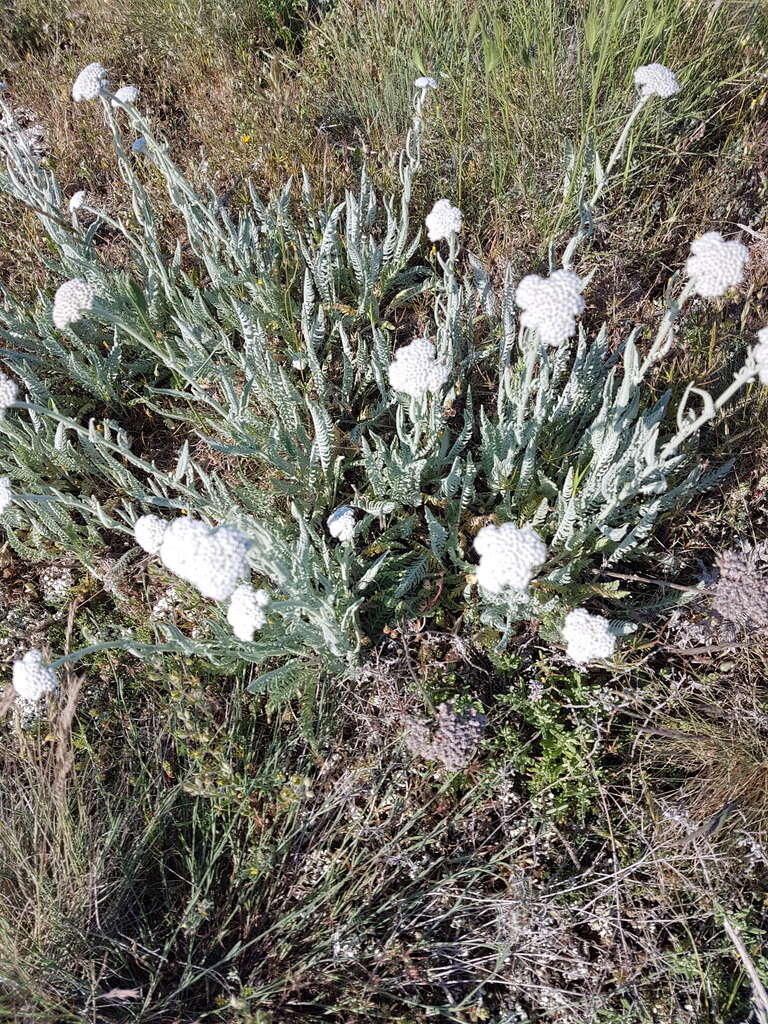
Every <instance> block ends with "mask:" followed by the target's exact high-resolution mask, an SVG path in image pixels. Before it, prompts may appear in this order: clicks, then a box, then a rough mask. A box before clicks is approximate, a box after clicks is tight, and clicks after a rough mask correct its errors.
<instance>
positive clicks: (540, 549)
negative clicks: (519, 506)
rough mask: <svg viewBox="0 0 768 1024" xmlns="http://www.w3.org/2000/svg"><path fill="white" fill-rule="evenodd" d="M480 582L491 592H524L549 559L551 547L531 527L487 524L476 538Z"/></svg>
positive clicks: (512, 524)
mask: <svg viewBox="0 0 768 1024" xmlns="http://www.w3.org/2000/svg"><path fill="white" fill-rule="evenodd" d="M475 551H476V552H477V553H478V555H480V564H479V565H478V566H477V569H476V576H477V582H478V583H479V584H480V586H481V587H482V588H483V589H484V590H487V591H489V593H491V594H500V593H502V591H503V590H505V589H506V588H507V587H509V588H510V589H511V590H518V591H523V590H525V589H526V588H527V587H528V584H529V583H530V582H531V580H532V579H533V577H534V576H535V575H536V572H537V571H538V569H539V568H540V567H541V566H542V565H543V564H544V562H545V561H546V560H547V547H546V545H545V543H544V541H543V540H542V539H541V537H540V536H539V535H538V533H536V531H535V530H534V529H533V527H531V526H523V527H517V526H515V524H514V523H502V525H501V526H484V527H483V528H482V529H481V530H479V531H478V534H477V536H476V537H475Z"/></svg>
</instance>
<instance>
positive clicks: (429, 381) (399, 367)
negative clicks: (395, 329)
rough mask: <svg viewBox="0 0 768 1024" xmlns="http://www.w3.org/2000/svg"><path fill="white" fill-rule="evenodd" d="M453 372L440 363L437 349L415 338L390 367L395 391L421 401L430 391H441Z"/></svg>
mask: <svg viewBox="0 0 768 1024" xmlns="http://www.w3.org/2000/svg"><path fill="white" fill-rule="evenodd" d="M450 373H451V368H450V366H447V365H446V364H445V363H440V362H438V360H437V355H436V352H435V346H434V345H433V344H432V342H431V341H429V340H428V339H427V338H414V339H413V341H412V342H411V343H410V344H409V345H404V346H403V347H402V348H399V349H398V350H397V352H395V358H394V359H393V361H392V362H391V363H390V364H389V383H390V384H391V385H392V387H393V388H394V389H395V391H401V392H403V394H406V395H410V396H411V397H412V398H420V397H421V396H422V395H425V394H426V393H427V392H428V391H433V392H434V391H439V390H440V388H441V387H442V386H443V384H445V382H446V381H447V380H448V377H449V376H450Z"/></svg>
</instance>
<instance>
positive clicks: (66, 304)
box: [51, 277, 96, 331]
mask: <svg viewBox="0 0 768 1024" xmlns="http://www.w3.org/2000/svg"><path fill="white" fill-rule="evenodd" d="M95 299H96V289H95V288H94V286H93V285H92V284H90V283H89V282H88V281H84V280H83V279H82V278H81V277H76V278H74V279H73V280H72V281H65V282H64V284H62V285H60V286H59V288H58V289H57V290H56V295H55V296H54V298H53V311H52V313H51V319H52V320H53V324H54V327H58V329H59V330H60V331H61V330H64V328H65V327H69V326H70V325H71V324H75V323H77V321H78V320H80V319H82V317H83V314H84V313H87V312H88V311H89V310H91V309H93V303H94V301H95Z"/></svg>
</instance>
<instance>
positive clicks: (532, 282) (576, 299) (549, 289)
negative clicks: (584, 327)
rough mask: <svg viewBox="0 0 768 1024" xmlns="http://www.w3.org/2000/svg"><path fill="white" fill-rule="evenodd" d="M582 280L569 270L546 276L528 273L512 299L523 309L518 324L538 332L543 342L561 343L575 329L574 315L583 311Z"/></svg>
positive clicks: (549, 343) (550, 343)
mask: <svg viewBox="0 0 768 1024" xmlns="http://www.w3.org/2000/svg"><path fill="white" fill-rule="evenodd" d="M582 287H583V285H582V281H581V278H580V277H579V276H578V274H574V272H573V271H572V270H556V271H555V272H554V273H553V274H550V275H549V277H540V276H539V275H538V274H528V276H527V277H524V278H523V279H522V281H521V282H520V284H519V285H518V286H517V292H516V293H515V301H516V302H517V304H518V306H520V308H521V309H522V310H523V314H522V316H521V317H520V323H521V324H522V325H523V327H528V328H530V329H531V330H532V331H538V332H539V337H540V338H541V340H542V341H543V342H544V344H545V345H560V344H562V342H564V341H566V340H567V339H568V338H570V337H571V336H572V335H573V334H574V332H575V331H576V317H577V316H579V314H580V313H583V312H584V299H583V297H582V294H581V289H582Z"/></svg>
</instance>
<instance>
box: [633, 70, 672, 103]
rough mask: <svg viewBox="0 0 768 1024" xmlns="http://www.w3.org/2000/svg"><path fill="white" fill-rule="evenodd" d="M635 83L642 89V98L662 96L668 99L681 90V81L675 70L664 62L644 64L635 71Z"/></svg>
mask: <svg viewBox="0 0 768 1024" xmlns="http://www.w3.org/2000/svg"><path fill="white" fill-rule="evenodd" d="M635 85H636V86H637V87H638V89H639V90H640V96H641V98H642V99H648V98H649V97H651V96H661V97H662V98H663V99H666V98H667V97H668V96H674V95H675V93H676V92H680V83H679V82H678V80H677V76H676V75H675V73H674V71H670V70H669V68H667V67H664V65H663V64H643V66H642V67H639V68H638V69H637V71H635Z"/></svg>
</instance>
